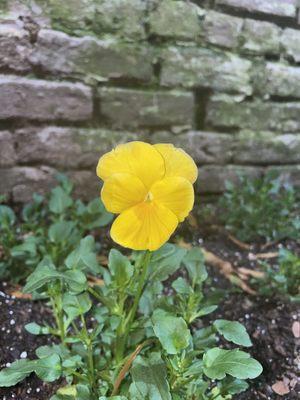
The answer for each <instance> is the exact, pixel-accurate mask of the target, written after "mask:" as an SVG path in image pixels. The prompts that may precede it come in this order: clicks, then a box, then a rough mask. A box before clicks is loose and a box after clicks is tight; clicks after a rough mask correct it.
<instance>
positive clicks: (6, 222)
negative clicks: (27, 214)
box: [0, 205, 16, 229]
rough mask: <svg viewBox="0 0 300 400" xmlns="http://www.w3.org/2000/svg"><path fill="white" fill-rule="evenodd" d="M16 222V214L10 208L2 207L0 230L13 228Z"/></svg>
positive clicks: (0, 211)
mask: <svg viewBox="0 0 300 400" xmlns="http://www.w3.org/2000/svg"><path fill="white" fill-rule="evenodd" d="M15 222H16V214H15V213H14V211H13V210H12V209H11V208H10V207H8V206H4V205H0V229H1V228H2V227H9V226H12V225H13V224H14V223H15Z"/></svg>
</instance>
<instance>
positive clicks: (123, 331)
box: [116, 250, 151, 363]
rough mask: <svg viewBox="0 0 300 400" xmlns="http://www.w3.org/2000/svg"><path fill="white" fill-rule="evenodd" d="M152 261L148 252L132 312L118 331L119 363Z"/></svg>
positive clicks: (117, 357) (144, 258)
mask: <svg viewBox="0 0 300 400" xmlns="http://www.w3.org/2000/svg"><path fill="white" fill-rule="evenodd" d="M150 259H151V252H150V251H148V250H147V251H146V252H145V254H144V257H143V260H142V262H141V272H140V277H139V281H138V287H137V291H136V294H135V297H134V302H133V305H132V308H131V310H130V311H129V313H128V315H127V318H126V319H125V320H124V321H123V323H122V324H121V325H120V327H119V328H118V331H117V337H116V360H117V362H118V363H119V362H121V361H122V360H123V358H124V352H125V348H126V344H127V339H128V335H129V332H130V329H131V325H132V322H133V321H134V318H135V316H136V313H137V310H138V306H139V301H140V298H141V296H142V294H143V289H144V287H145V280H146V276H147V270H148V266H149V263H150Z"/></svg>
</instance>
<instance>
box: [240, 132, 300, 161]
mask: <svg viewBox="0 0 300 400" xmlns="http://www.w3.org/2000/svg"><path fill="white" fill-rule="evenodd" d="M235 139H236V141H235V148H234V155H233V161H234V162H236V163H240V164H258V165H262V164H264V165H268V164H269V165H270V164H292V163H300V134H284V135H274V134H272V133H270V132H263V133H258V132H243V133H241V134H239V135H238V136H237V137H236V138H235Z"/></svg>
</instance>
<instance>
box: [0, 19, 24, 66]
mask: <svg viewBox="0 0 300 400" xmlns="http://www.w3.org/2000/svg"><path fill="white" fill-rule="evenodd" d="M30 51H31V44H30V42H29V35H28V32H26V31H25V30H24V29H21V28H19V27H18V26H17V25H15V24H2V23H0V54H1V57H0V69H6V70H10V71H12V72H18V73H28V72H29V71H30V69H31V66H30V64H29V62H28V55H29V53H30Z"/></svg>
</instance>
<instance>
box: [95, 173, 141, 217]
mask: <svg viewBox="0 0 300 400" xmlns="http://www.w3.org/2000/svg"><path fill="white" fill-rule="evenodd" d="M146 196H147V189H146V188H145V186H144V185H143V183H142V182H141V181H140V179H139V178H137V177H136V176H134V175H131V174H114V175H112V176H111V177H109V178H108V179H106V180H105V181H104V185H103V188H102V190H101V199H102V201H103V203H104V205H105V208H106V209H107V211H110V212H112V213H117V214H118V213H121V212H122V211H124V210H127V208H130V207H133V206H134V205H136V204H139V203H141V202H142V201H144V199H145V197H146Z"/></svg>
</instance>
